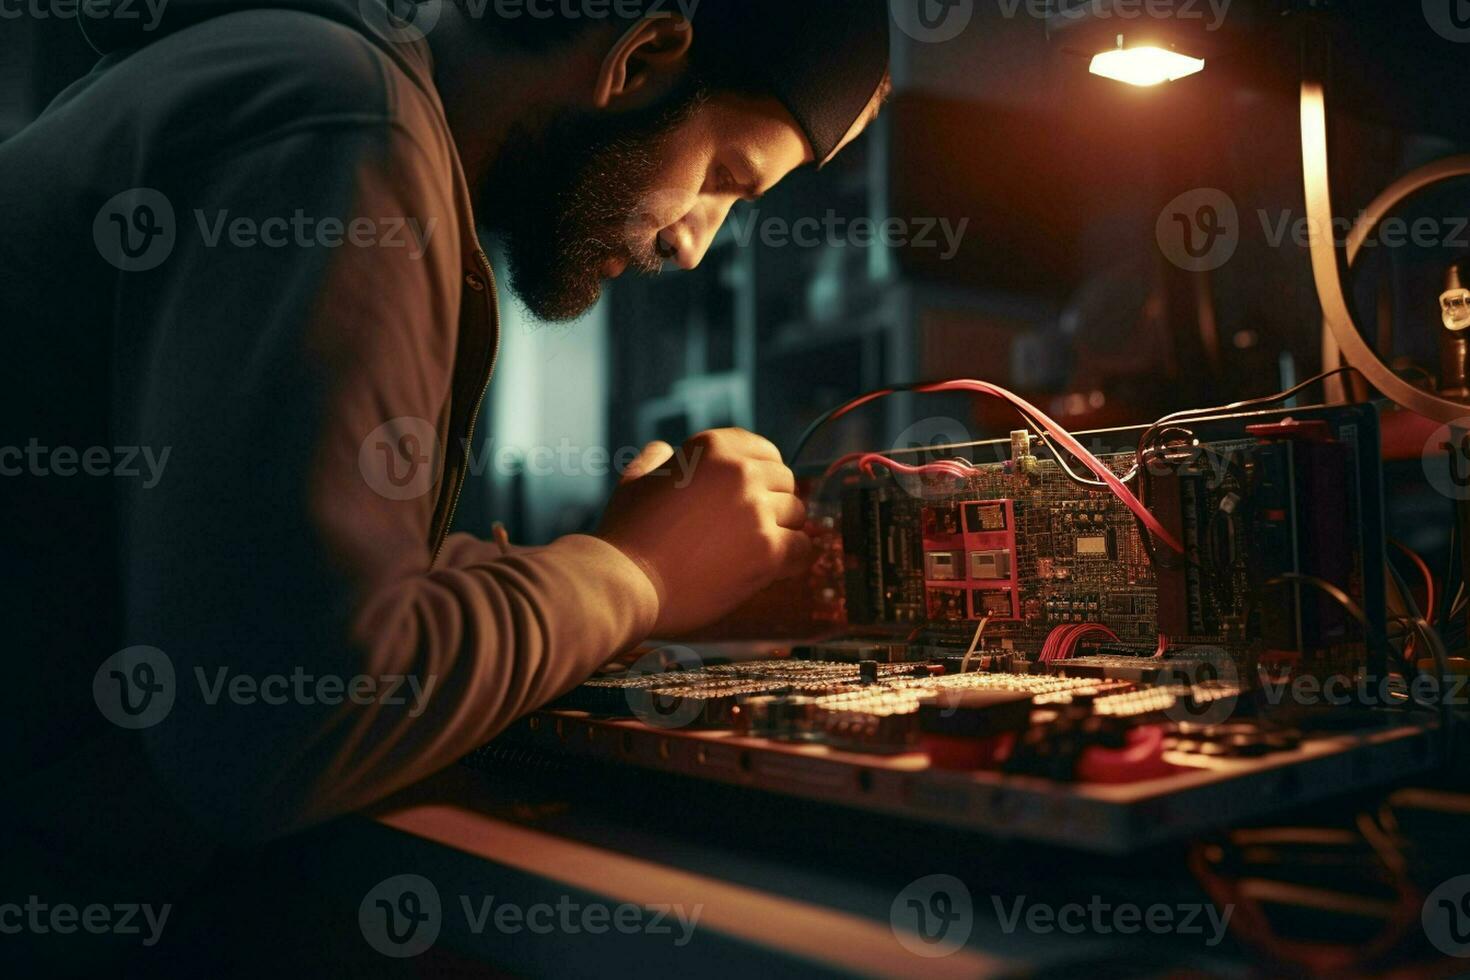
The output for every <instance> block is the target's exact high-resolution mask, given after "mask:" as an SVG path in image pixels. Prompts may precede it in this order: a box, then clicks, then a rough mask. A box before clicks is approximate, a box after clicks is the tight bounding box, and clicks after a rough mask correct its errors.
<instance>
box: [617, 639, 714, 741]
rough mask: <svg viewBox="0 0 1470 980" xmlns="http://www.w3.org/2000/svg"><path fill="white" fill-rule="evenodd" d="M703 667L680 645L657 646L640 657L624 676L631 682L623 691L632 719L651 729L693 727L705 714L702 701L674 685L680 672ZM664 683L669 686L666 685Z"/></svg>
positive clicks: (689, 650)
mask: <svg viewBox="0 0 1470 980" xmlns="http://www.w3.org/2000/svg"><path fill="white" fill-rule="evenodd" d="M703 666H704V660H703V659H701V658H700V656H699V654H697V653H695V652H694V651H693V650H691V649H689V648H688V647H681V646H665V647H660V648H659V649H657V650H654V651H651V652H649V653H645V654H644V655H643V656H641V657H639V658H638V660H637V661H636V662H635V663H634V664H633V666H631V667H629V668H628V672H627V674H625V675H624V676H625V677H627V678H628V679H629V680H630V681H633V683H632V684H630V685H629V686H628V687H627V688H626V696H627V699H628V708H629V709H630V710H631V711H632V712H633V716H634V717H635V718H637V719H638V720H639V721H641V722H643V723H644V724H645V725H649V726H651V727H653V728H663V729H672V728H683V727H685V726H686V725H691V724H693V723H694V722H695V721H697V720H698V719H699V718H700V716H701V715H703V714H704V705H705V699H704V698H702V697H697V696H695V695H692V694H687V693H685V692H683V691H681V690H680V689H679V688H678V687H677V685H676V683H673V682H677V680H678V677H677V675H678V674H679V673H682V672H684V671H690V670H698V669H699V668H701V667H703ZM671 675H672V676H671ZM666 681H667V682H671V683H669V684H668V685H665V684H664V683H663V682H666ZM665 688H667V689H665Z"/></svg>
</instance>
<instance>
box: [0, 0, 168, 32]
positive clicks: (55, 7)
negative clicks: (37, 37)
mask: <svg viewBox="0 0 1470 980" xmlns="http://www.w3.org/2000/svg"><path fill="white" fill-rule="evenodd" d="M168 2H169V0H0V20H20V19H22V18H27V19H30V20H115V21H126V22H130V23H131V22H134V21H143V23H141V24H139V25H138V29H140V30H143V31H155V30H157V29H158V22H159V21H160V20H162V19H163V11H164V8H165V7H167V6H168ZM145 18H146V19H145Z"/></svg>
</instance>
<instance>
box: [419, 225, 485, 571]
mask: <svg viewBox="0 0 1470 980" xmlns="http://www.w3.org/2000/svg"><path fill="white" fill-rule="evenodd" d="M475 259H476V260H477V261H478V262H479V263H480V272H481V273H482V274H483V276H484V279H483V282H482V285H481V289H479V290H475V291H476V292H481V293H482V294H483V296H484V302H485V304H486V308H487V312H488V313H489V315H490V322H491V323H492V324H493V326H494V330H495V342H494V345H493V346H492V347H491V349H490V357H489V360H488V363H487V364H486V365H485V375H484V376H485V380H484V382H483V383H482V384H481V385H480V397H479V398H477V399H476V400H475V410H474V411H473V412H471V413H470V422H469V426H468V427H467V428H466V430H465V435H464V461H463V465H462V466H461V467H460V471H459V478H458V479H457V480H456V481H455V486H454V497H453V499H452V500H451V501H450V503H449V511H448V513H446V514H445V515H444V529H443V530H441V531H440V532H439V540H438V541H436V542H435V543H434V557H433V559H432V560H431V561H430V562H429V567H430V568H433V567H434V566H435V565H437V564H439V556H440V555H441V554H442V553H443V552H444V543H445V542H446V541H448V540H449V529H450V528H451V527H452V526H453V525H454V515H455V512H456V511H457V510H458V509H459V498H460V497H461V496H462V495H463V494H464V485H465V480H466V479H467V478H468V477H469V472H470V460H471V454H472V452H473V449H472V446H473V443H474V438H475V426H476V424H477V423H478V422H479V420H480V411H481V409H482V407H483V405H484V402H485V396H486V395H487V394H488V393H489V392H490V379H491V378H493V377H494V376H495V362H496V361H497V360H499V359H500V311H499V309H498V308H497V304H496V298H495V270H494V268H492V267H491V265H490V258H489V257H488V256H487V255H486V254H485V250H484V249H482V248H476V249H475ZM470 288H471V289H474V285H473V282H471V284H470ZM444 465H446V466H448V465H449V451H448V449H446V450H445V453H444Z"/></svg>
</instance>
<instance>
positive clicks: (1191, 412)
mask: <svg viewBox="0 0 1470 980" xmlns="http://www.w3.org/2000/svg"><path fill="white" fill-rule="evenodd" d="M1357 370H1358V369H1357V368H1355V367H1340V368H1334V369H1333V370H1331V371H1323V372H1322V373H1321V374H1318V375H1313V376H1312V377H1310V378H1308V379H1307V380H1305V381H1303V382H1302V383H1301V384H1298V385H1295V386H1293V387H1291V388H1288V389H1286V390H1285V391H1282V392H1277V393H1276V394H1274V395H1264V396H1262V397H1260V398H1247V399H1246V400H1245V401H1239V402H1231V403H1230V404H1228V405H1217V406H1215V407H1214V408H1191V409H1186V410H1185V411H1182V412H1174V413H1173V414H1170V415H1165V416H1164V417H1163V418H1161V419H1159V420H1158V421H1157V422H1155V423H1154V424H1153V425H1151V426H1149V427H1148V428H1147V429H1144V430H1143V435H1141V436H1139V437H1138V459H1139V460H1140V461H1142V459H1143V454H1144V451H1145V449H1146V448H1147V446H1148V443H1149V439H1150V437H1151V436H1153V434H1154V433H1155V432H1156V431H1158V430H1159V429H1161V428H1163V427H1164V426H1165V425H1168V424H1169V423H1170V422H1181V421H1185V420H1188V419H1197V418H1200V417H1203V416H1209V415H1218V414H1220V413H1222V412H1238V411H1240V410H1241V409H1246V408H1262V407H1265V406H1267V405H1273V404H1275V403H1276V402H1283V401H1286V400H1287V399H1288V398H1290V397H1292V396H1293V395H1296V394H1298V393H1299V392H1301V391H1304V390H1305V389H1307V388H1310V387H1311V386H1312V385H1314V384H1317V383H1318V382H1319V381H1326V380H1327V379H1328V378H1330V377H1332V376H1334V375H1338V374H1345V373H1347V372H1348V371H1357ZM1360 373H1361V372H1360Z"/></svg>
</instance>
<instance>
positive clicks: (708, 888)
mask: <svg viewBox="0 0 1470 980" xmlns="http://www.w3.org/2000/svg"><path fill="white" fill-rule="evenodd" d="M554 783H555V780H546V781H543V782H542V784H541V786H540V788H528V787H527V786H526V785H520V784H518V785H514V786H508V785H497V781H496V780H494V779H492V778H491V777H490V776H488V775H486V774H483V773H478V772H474V771H471V770H468V769H464V768H455V769H453V770H450V771H448V772H446V773H444V774H441V775H440V776H439V777H437V778H435V779H433V780H430V781H428V782H426V783H423V784H421V785H419V786H417V787H414V788H413V789H411V790H409V791H407V792H406V793H404V794H401V795H399V796H398V797H395V798H394V799H392V800H390V801H388V802H387V803H386V804H384V805H383V806H380V807H379V808H377V809H376V810H375V811H374V812H373V813H372V815H371V819H372V821H373V822H374V824H375V825H376V829H377V830H378V831H381V832H383V833H396V834H399V835H407V840H408V841H410V842H412V843H411V844H408V845H407V846H401V847H399V848H398V850H400V852H401V853H400V855H399V857H398V860H397V861H396V864H394V867H395V868H397V869H399V870H398V873H403V874H410V873H412V874H419V875H422V876H424V877H425V878H428V879H430V880H432V881H433V883H434V885H435V888H436V889H437V891H438V893H439V897H440V902H441V907H442V909H443V914H442V921H443V928H442V931H441V933H440V936H439V938H438V939H437V941H436V946H437V947H444V948H447V949H451V950H453V951H454V952H455V954H457V955H459V956H462V957H465V958H467V959H470V960H473V961H476V962H493V963H496V964H498V965H499V966H501V967H503V968H506V969H509V970H512V971H514V972H517V973H528V974H541V973H547V972H553V971H555V972H558V973H562V974H564V975H579V974H581V973H583V972H584V971H591V970H594V969H595V970H597V971H599V972H602V973H606V972H612V973H615V974H620V973H623V972H627V971H638V972H640V973H648V974H650V975H662V974H663V973H665V972H668V971H674V970H677V971H679V972H681V973H687V974H689V975H701V976H705V975H709V976H727V975H736V974H743V975H750V974H751V972H752V971H759V972H760V973H761V974H763V975H778V976H784V975H797V974H801V975H806V976H810V975H813V974H817V975H831V976H911V975H915V974H922V975H924V976H928V977H947V976H965V977H976V976H1005V975H1035V974H1036V973H1038V972H1045V971H1050V970H1053V969H1055V970H1065V971H1066V972H1069V973H1070V972H1072V971H1074V970H1082V969H1094V970H1096V969H1099V968H1105V967H1107V966H1109V965H1111V966H1113V967H1118V966H1120V965H1123V964H1131V966H1132V968H1133V969H1132V970H1130V971H1129V972H1132V973H1136V972H1139V971H1144V970H1148V969H1149V968H1150V966H1151V965H1156V966H1158V967H1160V968H1163V967H1167V966H1173V967H1176V968H1178V967H1187V968H1193V969H1196V970H1203V971H1206V972H1207V973H1208V974H1209V975H1212V976H1231V975H1241V974H1243V973H1244V969H1243V967H1242V963H1243V961H1242V960H1241V959H1240V958H1239V956H1238V952H1237V951H1236V949H1235V947H1234V945H1233V943H1232V941H1231V940H1230V939H1228V938H1226V939H1224V940H1223V942H1221V941H1218V940H1217V939H1216V938H1215V937H1216V936H1217V935H1218V932H1217V930H1216V929H1215V928H1214V927H1213V926H1212V925H1211V924H1210V922H1209V920H1208V917H1207V916H1206V915H1205V914H1204V913H1203V911H1201V910H1196V911H1195V912H1194V913H1193V915H1194V917H1196V918H1197V919H1198V929H1199V932H1198V934H1195V933H1191V934H1189V935H1183V934H1178V933H1175V934H1168V935H1144V936H1140V935H1136V934H1127V935H1125V934H1123V933H1122V932H1121V931H1118V930H1113V929H1108V928H1104V930H1103V933H1105V934H1099V932H1098V931H1097V930H1096V929H1092V928H1085V927H1084V928H1081V929H1076V928H1074V926H1075V924H1076V923H1077V922H1079V921H1082V920H1080V919H1077V918H1076V916H1077V915H1079V914H1080V915H1090V914H1091V913H1090V912H1080V911H1079V912H1074V913H1072V915H1073V918H1072V919H1070V920H1068V921H1067V922H1066V923H1065V928H1064V924H1052V925H1051V926H1050V927H1046V926H1043V928H1042V930H1041V931H1037V930H1034V929H1028V928H1027V926H1026V925H1025V923H1024V921H1022V922H1021V923H1019V924H1016V923H1014V922H1011V923H1009V925H1010V927H1009V928H1007V925H1008V923H1007V921H1006V920H1008V919H1010V917H1011V916H1012V915H1014V914H1015V912H1016V911H1017V910H1018V909H1020V910H1022V911H1023V912H1029V910H1030V909H1031V907H1033V906H1037V905H1039V906H1042V907H1043V908H1047V909H1052V910H1054V911H1055V910H1060V909H1061V908H1062V907H1064V906H1068V905H1072V906H1077V907H1078V908H1079V909H1089V908H1091V907H1093V906H1101V907H1103V908H1104V909H1105V910H1107V911H1104V912H1103V913H1101V914H1103V915H1104V919H1103V920H1102V921H1105V922H1106V921H1110V920H1109V919H1108V918H1107V917H1108V916H1111V915H1112V912H1111V911H1110V910H1111V909H1113V908H1114V907H1116V906H1119V905H1136V906H1137V907H1139V908H1141V909H1147V908H1148V907H1149V906H1150V905H1155V904H1165V905H1167V906H1169V907H1170V908H1173V909H1177V910H1179V911H1176V912H1175V914H1176V915H1178V916H1180V920H1181V924H1182V917H1183V916H1184V915H1185V914H1189V913H1187V912H1186V911H1184V910H1186V909H1188V908H1189V907H1191V906H1199V905H1201V904H1202V903H1203V902H1204V901H1205V898H1204V895H1203V893H1202V892H1200V891H1199V889H1198V888H1197V887H1196V886H1195V885H1194V883H1193V882H1192V881H1191V880H1190V879H1189V877H1188V875H1187V872H1186V871H1185V866H1184V854H1183V852H1182V851H1180V850H1171V851H1159V852H1154V853H1153V854H1151V855H1148V856H1145V857H1144V858H1142V859H1138V858H1135V859H1129V860H1126V861H1120V860H1117V859H1111V860H1110V859H1105V858H1095V857H1087V856H1083V855H1077V854H1073V853H1070V852H1065V851H1060V850H1055V849H1048V848H1045V847H1040V846H1034V845H1027V846H1025V847H1019V846H1017V845H999V844H994V843H989V842H986V841H984V840H983V839H979V838H976V837H974V836H973V835H966V834H963V833H959V832H955V833H949V832H944V831H933V830H926V829H922V828H917V827H915V826H913V825H909V824H903V823H899V822H897V821H890V820H886V819H883V818H868V817H864V818H861V819H858V818H854V817H853V816H852V815H851V814H848V813H844V812H842V811H836V810H832V809H830V808H824V807H822V806H820V805H811V804H805V803H799V802H795V801H791V800H784V799H779V798H775V797H765V796H762V795H760V794H748V793H747V794H740V793H738V792H724V791H720V790H718V789H710V790H708V791H706V790H705V789H704V788H701V790H700V792H698V793H697V794H693V795H692V796H691V794H687V793H686V794H679V795H678V796H672V795H670V793H669V783H668V782H667V779H666V778H653V777H648V778H645V777H644V776H643V775H639V776H638V777H637V778H629V774H626V773H625V774H623V777H622V779H621V780H620V781H615V782H612V783H608V784H605V785H599V786H592V785H587V784H585V783H584V784H581V785H579V786H577V787H576V789H575V790H574V791H573V793H572V795H574V796H577V797H580V799H579V800H577V801H575V802H572V801H568V800H567V799H566V796H567V794H566V793H563V792H560V791H561V790H563V789H565V786H564V785H556V787H555V789H548V788H547V786H548V784H554ZM608 786H612V787H614V788H613V789H612V790H611V791H609V790H608ZM589 796H590V797H596V800H597V802H596V805H591V804H589V802H588V798H589ZM399 843H400V845H401V844H402V843H403V842H402V841H400V842H399ZM374 866H375V872H377V873H380V872H381V871H382V870H384V869H383V866H382V862H381V861H376V862H374ZM361 870H363V871H366V870H367V869H366V868H363V869H361ZM390 870H391V869H390ZM934 874H947V875H952V876H955V877H956V878H958V879H959V880H960V881H962V882H963V883H964V885H965V888H966V889H967V890H968V894H969V902H970V906H971V909H972V913H973V914H965V913H963V912H961V911H958V910H957V906H956V905H955V904H954V903H953V902H952V901H951V902H946V901H944V900H942V899H941V900H940V901H939V902H937V903H936V902H935V901H934V899H933V892H932V891H930V890H928V889H926V888H925V886H924V885H922V884H921V885H920V886H919V890H918V891H915V890H914V888H913V887H912V886H913V885H914V883H915V882H916V881H920V880H921V879H924V878H925V877H927V876H929V875H934ZM368 877H369V878H370V877H371V876H368ZM361 884H362V885H363V891H364V893H366V892H367V891H368V890H370V888H371V887H372V884H373V882H372V881H370V880H367V878H365V879H364V881H363V882H361ZM941 890H944V891H945V892H946V893H947V894H950V898H951V899H954V898H956V897H957V894H956V893H954V889H953V886H952V885H951V884H949V883H947V882H946V883H941ZM490 896H495V901H497V902H501V903H504V902H509V901H513V902H514V903H515V904H517V905H518V906H520V907H521V908H527V907H529V906H531V905H535V904H538V903H539V904H544V905H553V906H555V905H556V904H557V903H558V902H561V903H563V904H567V903H571V904H573V905H575V906H577V907H585V906H591V905H603V906H606V907H609V908H616V907H618V906H620V905H623V904H625V903H627V904H631V905H634V906H640V907H643V908H656V907H666V906H674V907H681V908H682V909H684V910H695V909H697V910H698V916H699V917H698V920H697V924H696V926H695V928H694V930H693V936H692V938H690V939H688V940H687V941H686V942H684V943H683V944H682V945H676V943H675V939H677V938H679V937H680V935H681V930H680V927H679V926H677V925H675V926H674V927H673V929H672V930H671V934H670V933H660V934H647V933H645V934H638V935H614V934H613V931H612V930H608V931H607V932H605V933H603V934H602V935H600V936H592V935H589V934H587V933H585V932H584V931H582V930H578V929H574V930H572V934H568V931H567V930H565V929H558V930H556V931H554V932H551V933H547V934H544V935H532V934H531V933H530V932H529V931H528V930H527V929H525V928H520V929H514V928H513V931H511V932H504V931H500V930H498V929H497V928H496V926H495V924H494V923H493V922H487V920H484V919H483V918H481V920H480V923H479V928H476V921H475V920H476V910H480V912H483V910H484V907H485V906H484V900H485V899H486V898H488V897H490ZM915 896H919V898H920V899H922V900H923V902H924V903H925V904H924V907H925V908H926V909H928V910H929V911H930V912H931V913H932V914H934V915H944V914H948V916H949V917H950V920H951V922H950V928H949V929H948V930H947V931H943V932H941V930H940V929H938V928H935V929H933V930H932V932H931V935H938V936H942V938H941V939H940V940H939V941H938V942H937V943H925V942H924V941H923V940H922V939H919V938H918V937H917V936H916V935H915V934H914V931H913V928H912V926H913V924H914V923H913V920H912V918H911V916H912V915H913V914H914V913H905V912H904V911H903V910H904V907H905V906H906V905H907V903H908V901H909V899H911V898H914V897H915ZM895 906H897V907H898V912H897V914H896V915H895V912H894V910H895ZM906 914H907V915H908V916H910V918H906V917H905V916H906ZM895 921H897V922H898V927H897V928H896V927H895ZM935 921H937V920H935ZM1181 931H1182V930H1181ZM962 934H963V935H962ZM957 938H964V940H965V942H964V945H963V946H962V947H960V948H958V949H955V950H954V951H953V952H950V953H947V954H946V955H920V953H917V952H914V951H913V950H914V949H919V950H922V951H923V952H925V953H929V954H933V953H934V952H937V951H939V950H941V949H943V948H946V944H948V945H949V946H953V945H954V944H955V942H954V941H955V939H957Z"/></svg>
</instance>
